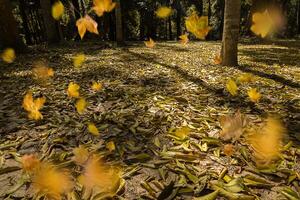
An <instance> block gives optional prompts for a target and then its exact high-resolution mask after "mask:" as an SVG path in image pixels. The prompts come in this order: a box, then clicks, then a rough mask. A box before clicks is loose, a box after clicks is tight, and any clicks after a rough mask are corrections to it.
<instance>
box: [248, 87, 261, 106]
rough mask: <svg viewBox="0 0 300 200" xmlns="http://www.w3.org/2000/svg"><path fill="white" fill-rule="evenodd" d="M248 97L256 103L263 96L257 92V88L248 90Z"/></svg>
mask: <svg viewBox="0 0 300 200" xmlns="http://www.w3.org/2000/svg"><path fill="white" fill-rule="evenodd" d="M248 96H249V98H250V100H251V101H252V102H254V103H256V102H258V101H259V100H260V98H261V94H260V93H259V92H257V90H256V88H251V89H250V90H248Z"/></svg>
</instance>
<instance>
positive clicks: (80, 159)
mask: <svg viewBox="0 0 300 200" xmlns="http://www.w3.org/2000/svg"><path fill="white" fill-rule="evenodd" d="M73 155H74V157H73V158H72V160H73V161H74V162H75V163H76V164H77V165H83V164H85V163H86V161H87V160H88V158H89V152H88V150H87V149H86V148H84V146H82V145H79V147H77V148H75V149H73Z"/></svg>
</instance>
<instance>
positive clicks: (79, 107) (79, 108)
mask: <svg viewBox="0 0 300 200" xmlns="http://www.w3.org/2000/svg"><path fill="white" fill-rule="evenodd" d="M86 106H87V103H86V101H85V99H84V98H80V99H78V100H77V101H76V104H75V107H76V109H77V112H78V113H79V114H83V112H84V110H85V108H86Z"/></svg>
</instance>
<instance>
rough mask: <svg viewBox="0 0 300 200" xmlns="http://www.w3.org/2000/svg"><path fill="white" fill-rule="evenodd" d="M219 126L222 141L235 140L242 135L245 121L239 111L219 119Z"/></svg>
mask: <svg viewBox="0 0 300 200" xmlns="http://www.w3.org/2000/svg"><path fill="white" fill-rule="evenodd" d="M220 125H221V128H222V131H221V132H220V137H221V138H222V139H224V140H230V139H234V140H237V139H238V138H239V137H240V136H241V135H242V134H243V127H244V126H245V125H246V120H245V119H244V116H243V115H242V114H241V112H240V111H237V112H236V113H235V114H234V115H226V116H222V117H220Z"/></svg>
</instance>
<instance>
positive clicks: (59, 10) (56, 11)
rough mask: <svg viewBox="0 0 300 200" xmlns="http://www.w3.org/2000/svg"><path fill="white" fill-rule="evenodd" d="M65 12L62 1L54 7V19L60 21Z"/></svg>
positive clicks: (57, 2)
mask: <svg viewBox="0 0 300 200" xmlns="http://www.w3.org/2000/svg"><path fill="white" fill-rule="evenodd" d="M64 12H65V7H64V4H62V2H61V1H56V2H55V3H54V4H53V6H52V17H53V18H54V19H56V20H59V19H60V18H61V17H62V15H63V14H64Z"/></svg>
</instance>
